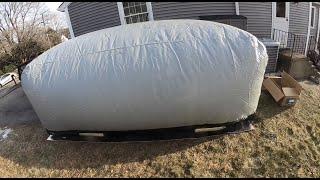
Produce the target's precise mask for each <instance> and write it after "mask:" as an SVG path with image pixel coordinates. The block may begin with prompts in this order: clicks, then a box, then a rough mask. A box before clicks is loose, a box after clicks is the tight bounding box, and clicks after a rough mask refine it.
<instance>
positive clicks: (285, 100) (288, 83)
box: [262, 72, 302, 106]
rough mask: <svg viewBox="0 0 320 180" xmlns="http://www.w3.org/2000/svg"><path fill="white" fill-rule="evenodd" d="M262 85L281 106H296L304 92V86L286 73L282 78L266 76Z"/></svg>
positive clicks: (282, 74) (283, 73)
mask: <svg viewBox="0 0 320 180" xmlns="http://www.w3.org/2000/svg"><path fill="white" fill-rule="evenodd" d="M262 85H263V89H266V90H267V91H268V92H269V93H270V94H271V96H272V97H273V99H274V100H275V101H276V102H277V103H278V104H279V105H280V106H294V105H295V104H296V103H297V101H298V100H299V97H300V93H301V91H302V86H301V85H300V84H299V83H298V82H297V81H296V80H295V79H294V78H292V77H291V76H290V75H289V74H288V73H286V72H282V73H281V77H279V76H266V77H265V79H264V80H263V83H262Z"/></svg>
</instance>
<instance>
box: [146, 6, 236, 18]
mask: <svg viewBox="0 0 320 180" xmlns="http://www.w3.org/2000/svg"><path fill="white" fill-rule="evenodd" d="M151 5H152V10H153V17H154V19H155V20H164V19H198V16H206V15H235V14H236V9H235V3H234V2H152V3H151Z"/></svg>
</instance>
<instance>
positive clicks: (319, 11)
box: [316, 8, 320, 50]
mask: <svg viewBox="0 0 320 180" xmlns="http://www.w3.org/2000/svg"><path fill="white" fill-rule="evenodd" d="M319 31H320V8H319V9H318V29H317V39H316V50H318V41H319Z"/></svg>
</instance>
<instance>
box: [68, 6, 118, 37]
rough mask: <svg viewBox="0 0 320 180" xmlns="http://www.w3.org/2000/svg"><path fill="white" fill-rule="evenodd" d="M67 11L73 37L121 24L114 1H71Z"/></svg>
mask: <svg viewBox="0 0 320 180" xmlns="http://www.w3.org/2000/svg"><path fill="white" fill-rule="evenodd" d="M68 11H69V17H70V21H71V25H72V28H73V32H74V36H75V37H76V36H80V35H82V34H85V33H89V32H93V31H97V30H100V29H104V28H109V27H113V26H118V25H121V22H120V18H119V13H118V6H117V3H116V2H72V3H71V4H70V5H69V6H68Z"/></svg>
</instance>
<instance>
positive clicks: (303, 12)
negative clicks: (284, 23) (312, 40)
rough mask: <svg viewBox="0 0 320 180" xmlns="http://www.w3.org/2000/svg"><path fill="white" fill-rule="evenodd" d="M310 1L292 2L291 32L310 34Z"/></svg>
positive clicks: (290, 12) (290, 15)
mask: <svg viewBox="0 0 320 180" xmlns="http://www.w3.org/2000/svg"><path fill="white" fill-rule="evenodd" d="M308 23H309V2H299V3H293V2H290V11H289V32H292V33H295V34H305V35H307V34H308Z"/></svg>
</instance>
